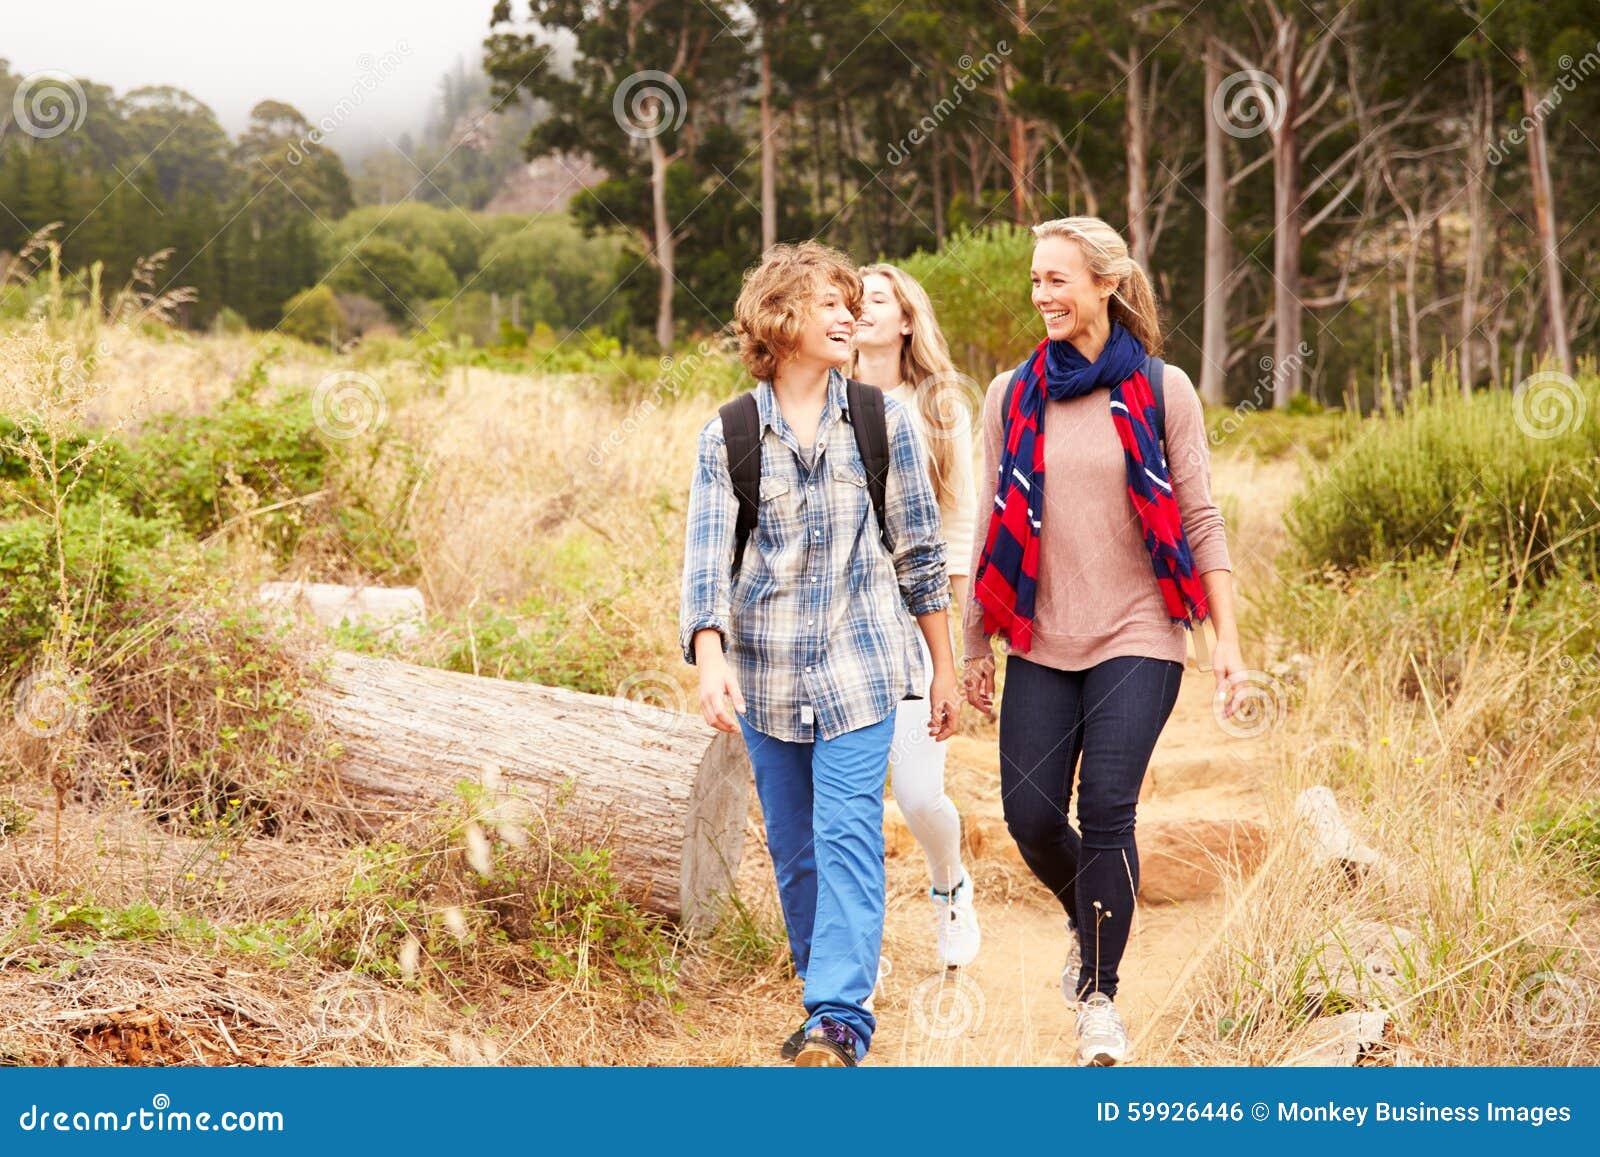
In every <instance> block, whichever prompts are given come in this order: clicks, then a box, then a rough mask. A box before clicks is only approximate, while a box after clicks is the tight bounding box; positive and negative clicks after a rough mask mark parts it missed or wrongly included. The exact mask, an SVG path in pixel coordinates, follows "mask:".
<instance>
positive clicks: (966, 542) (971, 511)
mask: <svg viewBox="0 0 1600 1157" xmlns="http://www.w3.org/2000/svg"><path fill="white" fill-rule="evenodd" d="M889 397H891V398H893V399H894V400H895V401H897V402H899V403H900V404H901V405H902V406H904V407H905V408H906V411H907V412H908V413H909V414H910V415H911V425H912V426H913V427H914V428H915V429H916V431H917V437H919V438H921V439H922V445H923V448H924V449H925V450H927V451H928V453H930V454H931V453H932V452H933V451H932V448H931V446H930V445H929V442H928V424H927V423H926V422H924V421H923V420H922V407H921V406H920V405H918V404H917V395H916V391H915V390H914V389H913V388H912V387H911V386H907V385H900V386H896V387H895V388H894V389H892V390H890V391H889ZM955 404H956V405H960V406H961V409H960V413H956V414H951V415H949V416H948V418H947V421H948V422H949V426H950V434H949V437H950V438H952V439H953V440H954V443H955V445H954V447H953V448H954V451H955V453H954V454H953V455H952V458H953V460H954V463H955V464H954V467H953V468H952V470H951V478H950V489H951V490H952V491H953V492H954V493H955V495H956V498H955V502H954V503H953V504H951V505H941V506H940V507H939V517H940V521H941V523H942V524H943V526H944V545H945V552H944V553H945V560H946V564H945V565H946V569H947V571H948V572H949V574H950V577H951V578H961V577H963V576H965V575H966V574H968V573H969V572H968V570H967V561H968V560H969V559H970V558H971V557H972V532H973V526H974V524H975V523H976V515H977V509H978V507H977V499H976V497H975V494H976V489H975V484H974V482H973V478H972V458H973V446H972V421H971V415H972V410H971V408H970V407H968V406H965V405H961V404H960V403H955Z"/></svg>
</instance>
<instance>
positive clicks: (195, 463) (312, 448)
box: [120, 377, 331, 556]
mask: <svg viewBox="0 0 1600 1157" xmlns="http://www.w3.org/2000/svg"><path fill="white" fill-rule="evenodd" d="M258 384H259V383H258V381H257V380H256V379H255V378H254V377H250V378H247V379H245V380H244V381H242V382H240V383H238V384H237V385H236V386H235V388H234V391H233V392H232V393H231V394H230V395H229V396H228V397H227V398H225V399H224V400H223V401H222V402H221V403H220V404H219V405H218V406H217V407H216V408H215V409H213V410H212V411H210V412H208V413H204V414H198V415H187V414H161V415H157V416H156V417H155V418H154V419H152V420H151V422H150V423H149V424H148V425H147V426H146V427H145V429H144V431H143V432H142V433H141V435H140V437H139V439H138V441H136V442H135V443H134V444H133V445H132V446H130V447H128V449H127V451H126V459H125V466H124V469H123V471H122V475H121V478H122V481H121V484H120V488H121V491H122V494H123V496H124V497H125V498H126V500H127V502H128V504H129V506H130V508H131V509H132V510H133V511H134V512H135V513H137V514H140V515H145V516H151V517H154V516H157V515H159V514H161V513H163V512H170V513H171V514H172V515H174V516H175V517H176V518H177V519H178V520H179V521H180V522H181V523H182V525H183V526H184V527H185V528H186V529H187V530H188V531H189V532H190V533H191V534H193V535H194V536H195V537H197V538H204V537H205V536H206V535H208V534H211V533H212V532H213V531H215V530H217V529H218V527H220V526H221V525H222V524H223V523H224V522H226V521H228V520H229V519H230V518H234V517H237V516H240V515H245V514H248V513H249V512H250V511H252V510H254V509H256V508H258V507H263V506H271V505H273V504H276V503H281V502H286V501H289V500H291V499H296V498H303V497H304V496H305V495H307V494H310V493H312V492H313V491H316V490H319V489H321V488H322V487H323V483H324V479H325V477H326V475H327V471H328V466H329V458H330V453H331V452H330V450H329V448H328V444H327V442H326V441H325V440H324V439H323V438H322V437H321V436H320V435H319V434H318V432H317V428H316V423H315V421H314V419H313V416H312V407H311V397H310V395H309V394H308V393H305V392H294V393H289V394H286V395H284V396H281V397H278V398H275V399H273V400H271V401H263V400H260V399H258V398H257V396H256V395H257V386H258ZM300 513H301V512H300V511H299V510H298V509H297V508H294V507H288V508H285V509H284V510H282V511H280V512H275V514H274V515H271V516H268V517H265V518H262V519H260V520H258V522H257V527H258V528H259V529H260V530H261V532H262V534H263V537H264V541H265V542H266V543H267V545H268V546H270V547H271V548H273V549H275V550H276V551H277V553H279V554H280V555H283V556H287V555H288V554H289V553H290V552H291V551H292V550H293V549H294V546H295V544H296V542H297V541H298V539H299V536H300V534H301V533H302V530H303V523H302V521H301V518H300Z"/></svg>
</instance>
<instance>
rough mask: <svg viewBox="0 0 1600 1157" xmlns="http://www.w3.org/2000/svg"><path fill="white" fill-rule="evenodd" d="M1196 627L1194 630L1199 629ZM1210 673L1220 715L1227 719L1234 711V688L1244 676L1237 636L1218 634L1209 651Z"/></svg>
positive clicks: (1242, 659)
mask: <svg viewBox="0 0 1600 1157" xmlns="http://www.w3.org/2000/svg"><path fill="white" fill-rule="evenodd" d="M1200 629H1201V628H1200V627H1196V628H1195V630H1200ZM1211 673H1212V675H1214V676H1215V677H1216V680H1217V696H1216V697H1217V702H1218V703H1221V704H1222V717H1223V718H1224V719H1228V718H1230V717H1231V716H1232V715H1233V712H1234V707H1235V704H1234V694H1233V692H1234V688H1235V686H1236V685H1237V684H1238V683H1240V682H1242V681H1243V679H1244V676H1245V667H1244V655H1243V654H1242V653H1241V652H1240V650H1239V639H1238V636H1236V635H1233V634H1231V633H1230V634H1228V635H1224V636H1219V637H1218V639H1217V645H1216V647H1215V648H1214V649H1213V650H1212V652H1211Z"/></svg>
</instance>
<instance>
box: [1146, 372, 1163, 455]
mask: <svg viewBox="0 0 1600 1157" xmlns="http://www.w3.org/2000/svg"><path fill="white" fill-rule="evenodd" d="M1166 364H1167V363H1166V362H1164V361H1162V360H1161V359H1160V358H1158V357H1156V356H1155V355H1154V354H1151V355H1150V356H1149V357H1147V358H1146V359H1145V363H1144V376H1145V377H1146V378H1147V379H1149V382H1150V394H1151V396H1152V397H1153V398H1154V399H1155V403H1156V438H1157V439H1159V440H1160V442H1161V452H1162V453H1163V454H1165V453H1166V452H1167V391H1166V390H1165V389H1164V388H1163V387H1162V385H1161V371H1162V370H1163V369H1165V368H1166Z"/></svg>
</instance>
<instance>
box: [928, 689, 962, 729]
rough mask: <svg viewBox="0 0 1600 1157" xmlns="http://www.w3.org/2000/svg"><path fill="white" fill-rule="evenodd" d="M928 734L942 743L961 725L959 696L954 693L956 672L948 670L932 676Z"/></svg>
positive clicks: (929, 693)
mask: <svg viewBox="0 0 1600 1157" xmlns="http://www.w3.org/2000/svg"><path fill="white" fill-rule="evenodd" d="M928 703H929V714H928V734H929V735H930V736H932V737H933V741H934V742H935V743H943V742H944V741H945V740H946V739H949V738H950V737H951V736H952V735H954V734H955V733H956V730H957V728H959V727H960V725H961V697H960V696H959V695H957V694H956V673H955V672H954V671H948V672H946V673H945V674H943V675H935V676H934V677H933V686H932V687H931V688H930V689H929V691H928Z"/></svg>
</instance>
